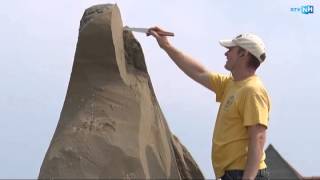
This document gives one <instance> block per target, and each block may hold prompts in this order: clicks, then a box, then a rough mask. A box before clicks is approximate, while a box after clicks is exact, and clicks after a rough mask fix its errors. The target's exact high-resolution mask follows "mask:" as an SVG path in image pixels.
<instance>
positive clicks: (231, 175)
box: [221, 169, 269, 180]
mask: <svg viewBox="0 0 320 180" xmlns="http://www.w3.org/2000/svg"><path fill="white" fill-rule="evenodd" d="M243 173H244V171H243V170H228V171H226V172H225V173H224V175H223V176H222V177H221V179H222V180H241V179H242V176H243ZM255 179H256V180H269V172H268V170H267V169H260V170H259V171H258V173H257V176H256V178H255Z"/></svg>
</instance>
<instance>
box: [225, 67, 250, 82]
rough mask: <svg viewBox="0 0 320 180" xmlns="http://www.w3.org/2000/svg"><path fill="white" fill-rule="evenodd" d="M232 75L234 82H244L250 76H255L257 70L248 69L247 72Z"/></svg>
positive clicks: (234, 72)
mask: <svg viewBox="0 0 320 180" xmlns="http://www.w3.org/2000/svg"><path fill="white" fill-rule="evenodd" d="M231 74H232V77H233V79H234V81H242V80H244V79H247V78H248V77H250V76H253V75H255V70H252V69H247V70H245V71H232V72H231Z"/></svg>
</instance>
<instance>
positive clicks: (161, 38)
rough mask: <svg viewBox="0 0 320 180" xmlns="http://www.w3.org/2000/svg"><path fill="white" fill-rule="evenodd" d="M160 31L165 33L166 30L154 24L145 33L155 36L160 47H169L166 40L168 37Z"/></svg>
mask: <svg viewBox="0 0 320 180" xmlns="http://www.w3.org/2000/svg"><path fill="white" fill-rule="evenodd" d="M161 32H162V33H165V32H166V31H165V30H163V29H161V28H159V27H157V26H156V27H152V28H149V33H148V34H147V35H152V36H153V37H155V38H156V39H157V41H158V44H159V46H160V47H161V48H162V49H164V50H166V49H167V48H169V47H170V42H169V41H168V38H167V37H166V36H161V35H160V34H161Z"/></svg>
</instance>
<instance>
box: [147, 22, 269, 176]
mask: <svg viewBox="0 0 320 180" xmlns="http://www.w3.org/2000/svg"><path fill="white" fill-rule="evenodd" d="M161 31H163V30H162V29H160V28H159V27H153V28H150V29H149V33H150V34H151V35H152V36H154V37H155V38H156V39H157V41H158V44H159V46H160V47H161V48H162V49H163V50H165V51H166V52H167V54H168V55H169V56H170V58H171V59H172V60H173V61H174V62H175V64H176V65H177V66H178V67H179V68H180V69H181V70H182V71H183V72H184V73H185V74H186V75H188V76H189V77H190V78H192V79H193V80H195V81H196V82H198V83H200V84H201V85H203V86H205V87H206V88H208V89H210V90H212V91H213V92H215V94H216V101H217V102H220V107H219V112H218V115H217V119H216V124H215V128H214V134H213V139H212V165H213V168H214V172H215V175H216V177H217V178H221V179H222V180H232V179H268V177H269V175H268V172H267V170H266V164H265V162H264V160H265V153H264V144H265V139H266V130H267V127H268V121H269V111H270V100H269V97H268V94H267V91H266V89H265V88H264V86H263V84H262V82H261V80H260V79H259V77H258V76H257V75H256V74H255V71H256V69H257V68H258V67H259V66H260V64H261V63H262V62H264V60H265V58H266V52H265V46H264V43H263V42H262V40H261V39H260V38H259V37H258V36H256V35H254V34H251V33H244V34H240V35H239V36H237V37H235V38H234V39H231V40H221V41H220V44H221V45H222V46H224V47H226V48H227V52H226V53H225V56H226V59H227V61H226V64H225V68H226V69H227V70H229V71H230V72H231V75H222V74H219V73H216V72H211V71H209V70H207V69H206V68H205V67H203V66H202V65H201V64H200V63H199V62H198V61H196V60H195V59H194V58H192V57H190V56H188V55H186V54H184V53H183V52H181V51H179V50H178V49H176V48H175V47H174V46H172V45H171V44H170V42H169V41H168V39H167V38H166V37H165V36H161V35H159V34H161V33H159V32H161Z"/></svg>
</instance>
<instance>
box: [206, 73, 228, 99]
mask: <svg viewBox="0 0 320 180" xmlns="http://www.w3.org/2000/svg"><path fill="white" fill-rule="evenodd" d="M209 77H210V84H211V86H212V89H213V91H214V92H215V93H216V101H217V102H221V99H222V97H223V93H224V90H225V87H226V84H227V82H228V80H229V79H230V76H227V75H223V74H219V73H214V72H211V73H210V75H209Z"/></svg>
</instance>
